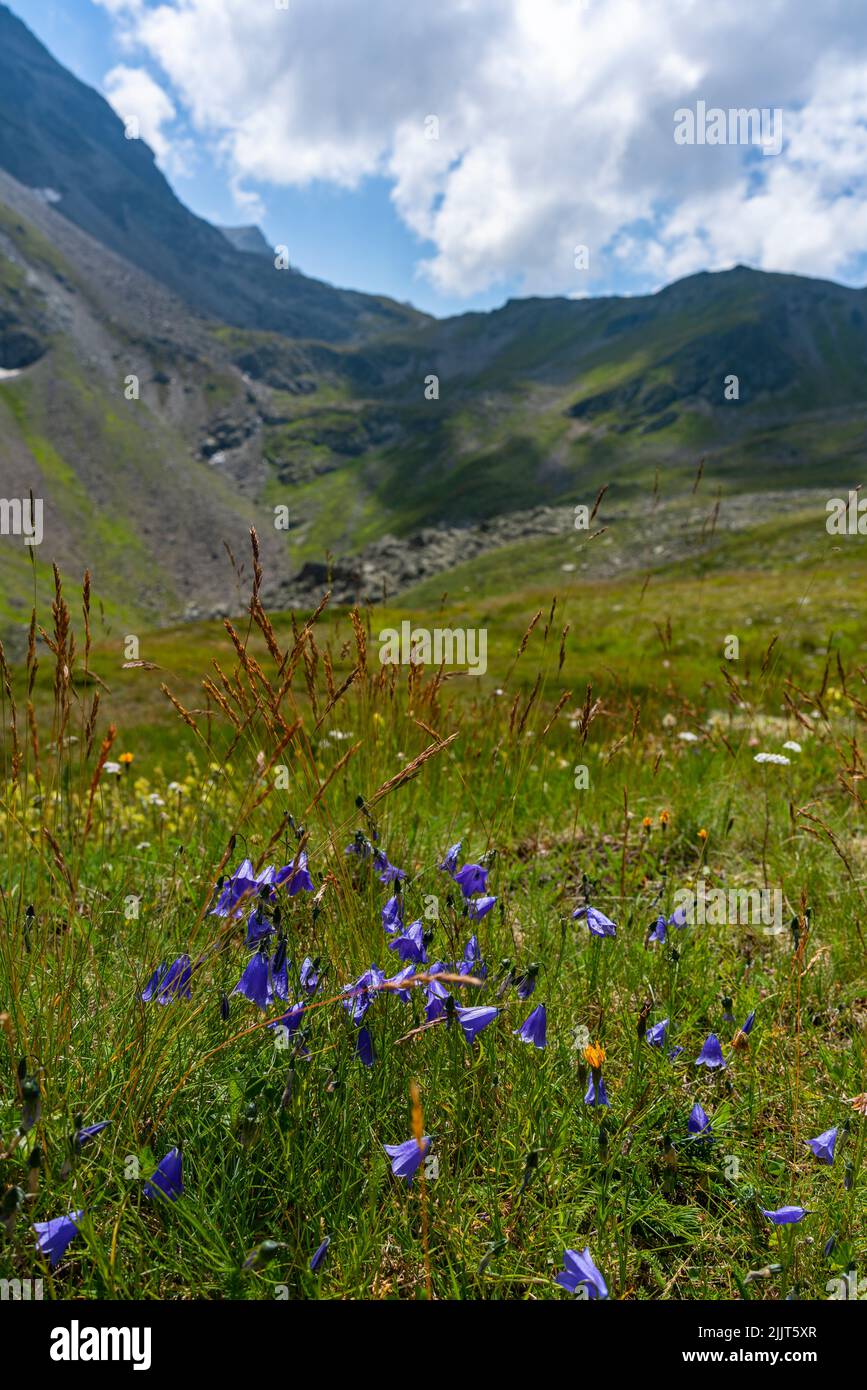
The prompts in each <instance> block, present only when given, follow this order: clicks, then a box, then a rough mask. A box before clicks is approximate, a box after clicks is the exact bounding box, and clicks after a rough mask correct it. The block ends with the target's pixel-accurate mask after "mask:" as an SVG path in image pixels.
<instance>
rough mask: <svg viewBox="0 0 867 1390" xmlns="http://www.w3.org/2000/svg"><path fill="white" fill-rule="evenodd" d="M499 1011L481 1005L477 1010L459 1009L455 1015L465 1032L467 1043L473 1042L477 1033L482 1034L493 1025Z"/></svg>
mask: <svg viewBox="0 0 867 1390" xmlns="http://www.w3.org/2000/svg"><path fill="white" fill-rule="evenodd" d="M499 1012H500V1010H499V1009H495V1008H494V1007H493V1006H485V1005H479V1006H478V1007H477V1008H470V1009H462V1008H460V1007H457V1008H456V1009H455V1013H456V1014H457V1017H458V1022H459V1023H460V1025H461V1028H462V1029H463V1030H464V1037H465V1038H466V1040H467V1042H472V1041H473V1039H474V1038H475V1037H476V1034H477V1033H481V1031H482V1029H483V1028H487V1026H488V1024H489V1023H493V1021H494V1019H495V1018H496V1017H497V1014H498V1013H499Z"/></svg>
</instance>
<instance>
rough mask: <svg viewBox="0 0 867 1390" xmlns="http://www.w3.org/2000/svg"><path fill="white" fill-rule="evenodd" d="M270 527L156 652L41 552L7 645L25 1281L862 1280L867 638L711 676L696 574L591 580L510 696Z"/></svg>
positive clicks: (6, 1242)
mask: <svg viewBox="0 0 867 1390" xmlns="http://www.w3.org/2000/svg"><path fill="white" fill-rule="evenodd" d="M251 542H252V562H251V568H250V576H251V578H250V591H249V593H248V595H247V599H246V605H245V610H244V612H243V615H242V616H241V617H238V618H236V619H232V620H229V619H227V620H225V621H224V622H223V623H215V624H210V625H207V624H206V625H202V626H200V627H199V628H195V629H193V630H191V631H189V632H180V633H172V632H168V633H154V634H153V635H152V636H151V637H149V638H148V639H147V640H145V641H144V643H143V647H142V650H143V651H145V652H147V653H148V656H147V658H145V657H144V656H142V657H140V658H139V659H138V660H135V661H132V662H125V661H124V660H123V658H122V642H121V638H120V637H119V636H118V635H116V634H115V635H106V634H105V632H104V631H102V632H100V631H98V628H99V626H100V624H99V623H98V621H97V619H96V618H95V616H94V600H93V595H92V594H91V589H90V583H89V577H87V576H85V580H84V584H83V585H81V584H77V585H72V584H68V583H67V581H66V579H65V578H64V579H61V576H60V575H59V573H55V580H56V589H55V595H54V599H53V603H52V606H51V613H50V616H48V617H47V619H46V623H47V625H43V619H42V616H41V615H40V614H38V613H35V614H34V617H33V620H32V622H31V625H30V633H29V641H28V643H27V644H26V647H25V649H24V650H23V651H22V654H21V659H20V660H19V661H18V662H17V663H11V662H10V661H9V660H8V658H7V657H6V656H5V655H4V656H3V659H2V660H3V695H2V705H3V710H2V712H3V725H4V731H5V735H6V737H5V739H4V744H3V749H4V752H3V758H4V762H3V779H4V780H3V791H2V797H3V803H2V804H3V871H2V897H0V909H2V915H3V921H2V938H0V1039H2V1049H3V1052H2V1090H0V1135H2V1149H0V1178H2V1204H3V1235H4V1238H3V1242H2V1245H0V1261H2V1270H3V1276H4V1278H5V1279H6V1280H20V1281H25V1283H26V1281H28V1280H37V1279H38V1280H39V1281H41V1289H42V1296H43V1297H44V1298H46V1299H54V1300H62V1299H68V1298H76V1299H82V1298H84V1299H144V1300H176V1299H218V1300H221V1299H232V1300H263V1299H264V1300H275V1299H276V1300H281V1299H347V1298H349V1299H389V1300H394V1299H397V1300H406V1299H409V1300H418V1299H435V1300H437V1299H439V1300H443V1299H483V1300H502V1299H506V1300H516V1299H518V1300H527V1299H530V1300H539V1299H554V1300H563V1299H568V1298H573V1299H575V1298H577V1299H579V1300H582V1301H584V1300H586V1301H597V1300H602V1301H604V1300H630V1301H646V1300H652V1301H690V1300H703V1301H707V1300H747V1301H754V1302H759V1301H778V1300H787V1299H792V1298H797V1299H812V1300H844V1299H850V1298H863V1297H864V1290H865V1284H864V1276H863V1275H862V1273H861V1271H862V1269H863V1268H864V1260H865V1248H864V1240H865V1237H864V1219H863V1218H864V1142H865V1124H867V1094H865V1091H867V1080H865V1061H867V1056H865V1038H867V1035H865V1028H867V1001H865V992H864V972H863V962H864V938H863V931H864V925H863V881H864V860H865V854H867V842H865V840H864V838H863V830H862V829H861V815H862V794H861V781H862V774H863V762H862V754H861V751H860V747H859V741H860V727H861V723H862V722H863V719H864V717H865V710H867V703H865V695H864V690H865V674H864V672H863V670H862V669H861V668H860V667H859V666H858V656H857V650H856V649H855V646H854V642H853V637H852V632H854V629H852V632H850V631H846V630H843V631H842V633H841V637H840V640H839V642H838V644H837V645H836V646H835V649H834V652H833V654H832V653H831V652H829V653H828V654H827V655H826V656H825V657H823V658H822V660H821V663H820V664H819V665H818V666H815V664H814V662H813V660H811V658H810V657H809V654H808V644H807V635H808V632H809V631H810V626H809V620H808V619H807V618H806V617H805V616H804V614H803V608H801V607H799V606H798V603H797V598H794V599H793V600H792V601H791V602H790V605H789V608H788V609H787V610H786V613H785V614H784V615H783V616H784V619H785V623H784V627H783V630H782V631H781V632H780V633H779V634H776V633H775V634H772V635H771V636H770V637H768V636H767V635H766V634H765V635H763V636H762V638H761V640H760V641H758V640H755V639H754V638H751V637H749V636H748V637H747V640H746V641H745V643H744V649H742V650H741V654H740V659H739V661H738V663H735V662H730V663H729V664H728V665H726V663H725V661H724V660H723V659H721V657H720V651H721V642H720V641H718V640H717V639H716V637H711V636H709V635H708V628H707V624H708V622H709V620H710V611H709V609H708V606H707V605H708V595H707V593H706V591H705V590H704V589H703V588H702V586H701V585H700V584H694V585H692V586H691V587H689V588H688V589H684V591H683V594H682V603H681V607H680V619H679V622H675V621H674V620H672V619H671V618H670V617H668V618H667V619H665V620H663V618H662V614H663V612H664V611H666V612H667V610H668V607H669V604H670V599H671V595H670V593H665V592H663V591H660V592H659V594H658V595H656V596H655V597H653V596H650V597H648V596H644V597H642V594H641V583H640V578H639V579H636V578H633V579H631V580H629V581H625V582H624V586H623V588H622V592H621V597H623V598H624V600H628V601H629V602H630V603H631V608H629V609H626V608H625V607H624V610H623V612H619V613H617V614H615V615H613V616H612V615H610V614H608V616H606V610H607V609H608V608H609V607H610V604H611V592H610V587H609V586H605V585H599V586H595V587H594V586H593V585H592V584H574V585H573V587H572V589H571V591H569V590H567V592H565V593H564V594H562V595H559V596H554V597H551V596H550V595H549V596H548V597H546V598H545V599H544V601H543V602H540V603H539V605H538V606H537V607H535V609H534V608H533V606H532V603H531V604H530V605H529V606H528V607H526V610H525V611H522V604H520V603H518V602H516V603H515V604H514V606H513V607H512V608H501V609H500V610H499V611H496V612H494V613H493V615H492V617H491V618H490V619H489V621H488V627H489V629H490V635H491V647H492V650H491V652H490V653H489V670H488V674H487V677H486V678H485V680H484V681H483V680H481V679H479V678H475V677H473V676H469V675H466V674H456V673H455V672H454V671H449V670H448V669H447V668H446V666H445V665H444V664H441V665H440V666H439V667H430V666H426V665H424V664H422V663H421V662H417V661H413V660H410V661H408V662H406V663H405V664H395V663H389V662H382V661H380V659H379V648H378V640H377V630H378V628H380V626H385V621H386V620H385V619H384V618H383V616H382V613H381V612H378V611H377V610H375V609H370V608H368V609H359V608H356V609H352V610H347V609H341V610H337V609H334V608H332V606H331V605H330V603H329V602H328V601H327V598H326V599H324V600H323V601H322V603H320V605H319V607H318V608H317V609H316V610H315V611H311V612H308V613H304V614H301V613H297V612H293V613H289V614H278V615H275V616H274V617H273V618H272V617H269V615H268V614H267V613H266V611H265V609H264V607H263V605H262V602H261V597H260V585H261V567H260V564H259V559H258V541H257V538H256V536H255V533H253V534H252V536H251ZM837 582H838V581H837V579H836V578H835V571H834V568H833V565H832V564H831V565H829V568H828V570H827V572H820V571H817V574H816V576H815V584H816V585H817V586H818V587H819V588H820V589H821V587H822V585H825V584H828V585H833V584H836V583H837ZM535 597H537V598H538V597H541V596H539V595H537V596H535ZM753 599H754V594H753V593H752V592H748V591H747V590H739V591H738V592H737V593H736V594H733V602H734V603H735V605H741V607H742V609H743V611H745V610H746V606H747V605H749V604H750V603H751V602H752V601H753ZM714 601H715V600H714ZM618 606H619V605H618ZM780 606H782V600H781V601H780ZM457 616H458V617H459V616H460V615H459V614H458V615H457ZM740 618H742V613H740V614H736V613H734V612H733V613H732V619H733V622H732V626H737V621H738V620H739V619H740ZM437 621H438V622H441V621H443V618H442V614H441V615H440V617H438V618H437ZM609 624H610V625H611V626H610V627H609V626H608V625H609ZM746 631H748V629H746ZM696 634H698V635H696ZM755 636H756V637H757V636H758V634H756V635H755ZM702 644H704V645H705V646H706V651H705V652H704V653H702V651H701V647H702ZM763 895H764V896H763ZM777 909H779V910H777Z"/></svg>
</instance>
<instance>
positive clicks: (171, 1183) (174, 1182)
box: [144, 1149, 184, 1202]
mask: <svg viewBox="0 0 867 1390" xmlns="http://www.w3.org/2000/svg"><path fill="white" fill-rule="evenodd" d="M183 1190H184V1179H183V1162H182V1159H181V1152H180V1149H169V1151H168V1153H167V1154H166V1156H165V1158H163V1159H160V1162H159V1163H158V1164H157V1166H156V1168H155V1169H154V1172H153V1174H152V1175H151V1178H150V1181H149V1182H146V1183H145V1185H144V1195H145V1196H146V1197H154V1196H155V1195H156V1194H157V1193H158V1192H159V1193H160V1195H161V1196H163V1197H168V1199H169V1201H170V1202H176V1201H177V1199H178V1198H179V1197H180V1196H181V1195H182V1194H183Z"/></svg>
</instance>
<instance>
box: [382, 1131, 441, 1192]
mask: <svg viewBox="0 0 867 1390" xmlns="http://www.w3.org/2000/svg"><path fill="white" fill-rule="evenodd" d="M430 1143H431V1141H430V1136H429V1135H427V1134H425V1135H423V1136H422V1141H421V1144H420V1145H419V1144H418V1142H417V1141H416V1140H415V1139H407V1141H406V1143H404V1144H383V1146H382V1147H383V1148H384V1149H385V1152H386V1153H387V1154H388V1156H389V1158H390V1159H391V1171H392V1172H393V1173H394V1176H395V1177H396V1178H406V1181H407V1185H411V1184H412V1179H413V1174H414V1173H416V1172H417V1171H418V1169H419V1168H420V1167H421V1165H422V1163H423V1162H424V1160H425V1157H426V1155H427V1151H428V1149H429V1148H430Z"/></svg>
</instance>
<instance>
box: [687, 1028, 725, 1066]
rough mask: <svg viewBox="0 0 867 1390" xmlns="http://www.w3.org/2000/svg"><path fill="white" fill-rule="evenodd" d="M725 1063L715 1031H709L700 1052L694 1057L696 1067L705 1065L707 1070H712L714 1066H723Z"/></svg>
mask: <svg viewBox="0 0 867 1390" xmlns="http://www.w3.org/2000/svg"><path fill="white" fill-rule="evenodd" d="M725 1064H726V1062H725V1058H724V1057H723V1054H722V1048H721V1047H720V1043H719V1038H718V1037H717V1035H716V1033H711V1034H710V1035H709V1036H708V1037H707V1038H706V1039H705V1042H704V1046H703V1047H702V1049H701V1052H700V1053H699V1054H698V1056H697V1057H696V1059H695V1065H696V1066H697V1067H707V1069H708V1071H713V1069H714V1068H715V1067H724V1066H725Z"/></svg>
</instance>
